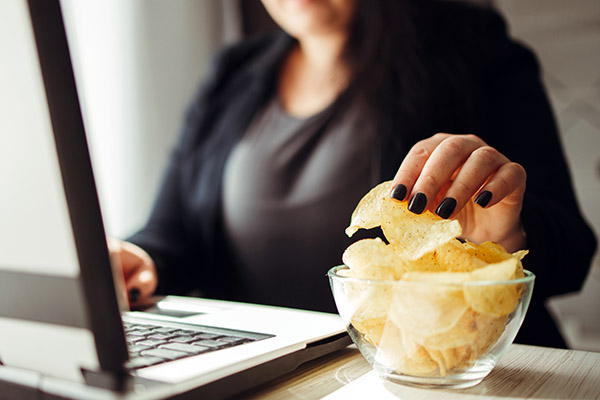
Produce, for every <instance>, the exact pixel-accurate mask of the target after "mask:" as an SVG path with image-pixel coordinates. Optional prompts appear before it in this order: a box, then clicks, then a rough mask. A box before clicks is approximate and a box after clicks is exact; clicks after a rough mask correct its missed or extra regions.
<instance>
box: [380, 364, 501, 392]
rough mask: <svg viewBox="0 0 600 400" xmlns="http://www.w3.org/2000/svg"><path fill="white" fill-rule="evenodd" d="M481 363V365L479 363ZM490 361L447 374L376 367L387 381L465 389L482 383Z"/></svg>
mask: <svg viewBox="0 0 600 400" xmlns="http://www.w3.org/2000/svg"><path fill="white" fill-rule="evenodd" d="M478 364H479V365H478ZM492 368H493V365H489V363H476V364H475V365H474V366H473V368H471V369H469V370H468V371H465V372H462V373H457V374H452V375H447V376H439V377H437V376H414V375H403V374H398V373H396V372H389V370H388V371H382V370H379V369H378V368H375V371H376V372H377V373H378V374H379V377H380V378H381V379H383V380H385V381H388V382H391V383H395V384H400V385H405V386H412V387H417V388H422V389H464V388H469V387H472V386H475V385H477V384H478V383H480V382H481V381H482V380H483V379H484V378H485V377H486V376H487V375H488V374H489V373H490V372H491V370H492Z"/></svg>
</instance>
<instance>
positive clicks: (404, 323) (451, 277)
mask: <svg viewBox="0 0 600 400" xmlns="http://www.w3.org/2000/svg"><path fill="white" fill-rule="evenodd" d="M406 275H408V276H407V277H404V278H403V280H404V281H411V282H415V283H414V284H399V285H397V286H395V287H394V294H393V298H392V302H393V304H394V306H393V307H391V308H390V310H389V318H390V319H391V321H393V322H394V324H396V325H397V326H401V327H402V328H404V329H406V330H408V331H410V332H411V333H413V334H414V336H415V337H417V338H419V339H418V340H417V341H418V342H419V343H421V344H422V343H423V342H424V341H425V338H427V337H429V336H432V335H437V334H441V333H443V332H446V331H448V330H450V329H451V328H452V327H454V326H455V325H456V324H457V322H458V320H459V319H460V318H461V316H462V315H463V314H464V312H465V311H466V310H467V303H466V301H465V298H464V294H463V290H462V286H461V285H454V284H453V283H457V282H458V277H457V275H458V274H456V273H454V274H453V273H448V272H407V273H406ZM463 279H468V275H467V274H464V277H463ZM417 282H422V283H423V284H420V283H417ZM432 282H436V283H442V284H441V285H437V284H433V285H432V284H430V283H432ZM445 283H450V284H448V285H446V284H445Z"/></svg>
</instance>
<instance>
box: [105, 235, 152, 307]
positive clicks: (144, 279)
mask: <svg viewBox="0 0 600 400" xmlns="http://www.w3.org/2000/svg"><path fill="white" fill-rule="evenodd" d="M109 248H110V251H111V254H112V255H113V256H114V257H117V258H118V262H119V264H120V268H121V270H122V275H123V280H124V283H125V287H124V288H123V290H125V291H126V293H125V294H124V295H125V297H126V298H127V299H129V304H130V305H134V304H136V303H138V302H139V301H141V300H143V299H145V298H148V297H150V296H152V294H154V291H155V290H156V287H157V285H158V276H157V274H156V267H155V266H154V262H153V261H152V258H151V257H150V256H149V255H148V253H146V252H145V251H144V250H143V249H141V248H140V247H138V246H136V245H134V244H133V243H129V242H125V241H121V240H118V239H109Z"/></svg>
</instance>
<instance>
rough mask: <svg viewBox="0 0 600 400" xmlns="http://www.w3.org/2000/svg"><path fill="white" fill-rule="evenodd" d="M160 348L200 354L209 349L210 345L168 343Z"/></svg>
mask: <svg viewBox="0 0 600 400" xmlns="http://www.w3.org/2000/svg"><path fill="white" fill-rule="evenodd" d="M158 348H159V349H167V350H175V351H183V352H186V353H190V354H200V353H204V352H206V351H209V350H211V349H209V348H208V347H203V346H193V345H191V344H186V343H167V344H163V345H160V346H159V347H158Z"/></svg>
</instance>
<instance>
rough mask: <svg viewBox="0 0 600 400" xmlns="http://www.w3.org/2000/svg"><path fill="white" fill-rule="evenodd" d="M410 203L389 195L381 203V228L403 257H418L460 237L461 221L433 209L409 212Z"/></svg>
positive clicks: (409, 258)
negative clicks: (422, 211)
mask: <svg viewBox="0 0 600 400" xmlns="http://www.w3.org/2000/svg"><path fill="white" fill-rule="evenodd" d="M407 205H408V203H407V202H405V201H404V202H400V201H396V200H393V199H390V198H389V197H388V198H386V199H384V200H383V201H382V202H381V205H380V212H381V221H382V224H381V229H382V230H383V233H384V235H385V237H386V238H387V240H388V241H389V242H390V244H393V245H394V246H395V248H396V249H397V251H398V255H399V256H400V257H402V258H405V259H407V260H416V259H418V258H420V257H422V256H423V255H425V254H427V253H429V252H432V251H433V250H435V249H436V248H437V247H439V246H441V245H443V244H445V243H447V242H449V241H450V240H453V239H455V238H456V237H458V236H460V234H461V232H462V229H461V227H460V223H459V222H458V221H456V220H449V219H442V218H440V217H439V216H438V215H435V214H433V213H431V212H430V211H425V212H424V213H422V214H419V215H417V214H414V213H412V212H411V211H408V206H407Z"/></svg>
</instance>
